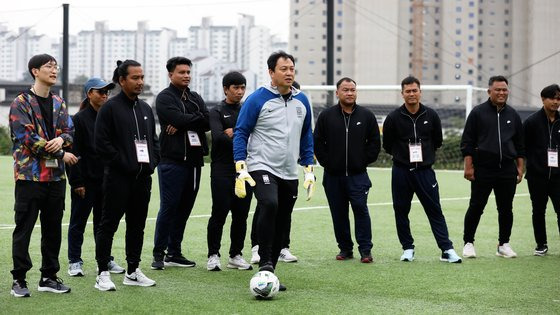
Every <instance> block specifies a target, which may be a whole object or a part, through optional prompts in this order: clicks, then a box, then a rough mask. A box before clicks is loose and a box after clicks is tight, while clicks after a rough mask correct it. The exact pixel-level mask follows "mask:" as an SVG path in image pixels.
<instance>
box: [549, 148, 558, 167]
mask: <svg viewBox="0 0 560 315" xmlns="http://www.w3.org/2000/svg"><path fill="white" fill-rule="evenodd" d="M548 167H558V150H555V149H548Z"/></svg>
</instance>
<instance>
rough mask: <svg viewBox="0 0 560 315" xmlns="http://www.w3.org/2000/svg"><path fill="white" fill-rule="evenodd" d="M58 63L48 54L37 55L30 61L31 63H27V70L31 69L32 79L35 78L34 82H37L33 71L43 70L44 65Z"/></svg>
mask: <svg viewBox="0 0 560 315" xmlns="http://www.w3.org/2000/svg"><path fill="white" fill-rule="evenodd" d="M51 61H52V62H54V63H57V62H56V59H55V58H54V57H53V56H51V55H48V54H40V55H35V56H33V57H31V59H29V62H28V63H27V68H28V69H29V73H30V74H31V77H32V78H33V80H35V76H34V75H33V71H31V70H32V69H39V68H41V67H42V66H43V65H46V64H47V63H49V62H51Z"/></svg>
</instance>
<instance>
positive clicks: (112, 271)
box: [107, 260, 125, 273]
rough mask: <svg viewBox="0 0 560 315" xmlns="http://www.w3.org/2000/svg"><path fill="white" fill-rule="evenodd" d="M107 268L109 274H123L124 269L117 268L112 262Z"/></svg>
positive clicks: (112, 261)
mask: <svg viewBox="0 0 560 315" xmlns="http://www.w3.org/2000/svg"><path fill="white" fill-rule="evenodd" d="M107 267H108V268H109V269H108V270H109V272H110V273H124V271H125V270H124V268H123V267H121V266H119V265H118V264H117V263H116V262H115V261H114V260H111V261H110V262H109V263H108V264H107Z"/></svg>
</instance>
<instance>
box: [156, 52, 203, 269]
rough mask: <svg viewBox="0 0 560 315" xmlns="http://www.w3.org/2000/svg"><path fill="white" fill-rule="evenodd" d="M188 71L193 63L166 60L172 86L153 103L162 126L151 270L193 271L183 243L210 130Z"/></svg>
mask: <svg viewBox="0 0 560 315" xmlns="http://www.w3.org/2000/svg"><path fill="white" fill-rule="evenodd" d="M191 67H192V62H191V61H190V60H189V59H187V58H185V57H173V58H171V59H169V60H168V61H167V65H166V68H167V71H168V72H169V79H170V80H171V83H170V84H169V87H167V88H166V89H164V90H163V91H161V92H160V93H159V94H158V96H157V98H156V111H157V114H158V118H159V123H160V125H161V134H160V139H161V163H160V164H159V166H158V178H159V194H160V208H159V213H158V217H157V221H156V231H155V236H154V249H153V255H154V261H153V262H152V269H154V270H163V269H164V268H165V266H168V267H169V266H176V267H194V266H195V265H196V263H195V262H194V261H191V260H188V259H187V258H185V256H184V255H183V252H182V250H181V242H182V241H183V234H184V232H185V227H186V225H187V220H188V219H189V216H190V214H191V211H192V208H193V206H194V201H195V199H196V195H197V194H198V189H199V186H200V171H201V167H202V166H203V165H204V161H203V156H204V155H207V154H208V144H207V143H206V135H205V132H206V131H208V130H210V124H209V116H208V109H206V105H205V104H204V101H203V100H202V97H200V95H198V94H197V93H196V92H193V91H191V90H190V89H189V83H190V82H191ZM166 250H167V253H166Z"/></svg>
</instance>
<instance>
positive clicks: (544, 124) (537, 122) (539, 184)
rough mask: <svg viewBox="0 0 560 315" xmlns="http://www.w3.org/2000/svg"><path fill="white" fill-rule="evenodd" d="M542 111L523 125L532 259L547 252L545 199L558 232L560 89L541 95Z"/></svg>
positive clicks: (556, 88) (557, 87) (554, 88)
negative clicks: (533, 248)
mask: <svg viewBox="0 0 560 315" xmlns="http://www.w3.org/2000/svg"><path fill="white" fill-rule="evenodd" d="M541 99H542V103H543V107H542V108H541V109H540V110H538V111H537V112H535V113H534V114H532V115H531V116H529V117H528V118H527V119H526V120H525V122H523V134H524V138H525V149H526V151H527V174H526V176H525V177H526V178H527V186H528V187H529V194H530V195H531V203H532V205H533V231H534V233H535V241H536V243H537V247H536V248H535V252H534V255H535V256H544V255H546V253H547V252H548V245H547V240H546V221H545V212H546V204H547V203H548V198H549V197H550V200H551V201H552V206H553V207H554V211H556V222H557V223H558V230H560V169H559V168H558V146H559V145H560V114H558V107H559V106H560V86H558V84H552V85H549V86H547V87H545V88H544V89H543V90H542V91H541Z"/></svg>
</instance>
